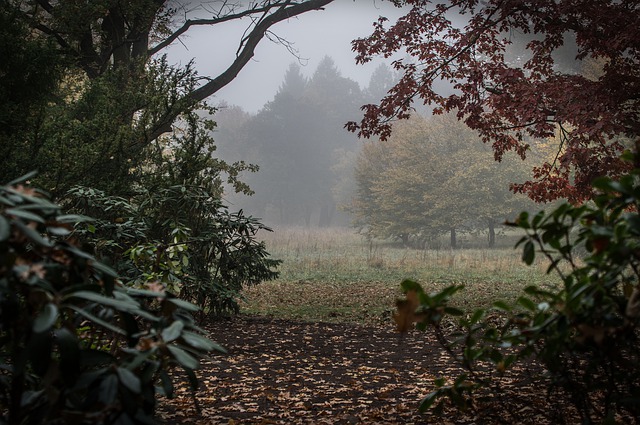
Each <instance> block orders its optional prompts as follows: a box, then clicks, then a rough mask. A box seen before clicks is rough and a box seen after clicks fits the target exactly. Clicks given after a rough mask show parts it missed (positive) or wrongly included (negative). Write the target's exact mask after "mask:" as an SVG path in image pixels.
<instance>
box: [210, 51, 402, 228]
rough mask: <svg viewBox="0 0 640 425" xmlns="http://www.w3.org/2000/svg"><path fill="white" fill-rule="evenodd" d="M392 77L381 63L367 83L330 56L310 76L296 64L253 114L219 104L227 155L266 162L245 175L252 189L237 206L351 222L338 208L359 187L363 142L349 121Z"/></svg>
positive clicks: (292, 220)
mask: <svg viewBox="0 0 640 425" xmlns="http://www.w3.org/2000/svg"><path fill="white" fill-rule="evenodd" d="M392 84H393V73H392V71H391V69H390V68H389V67H387V66H386V65H380V66H379V67H378V68H377V69H376V70H375V71H374V73H373V74H372V77H371V81H370V84H369V86H368V87H366V88H365V89H361V88H360V86H359V85H358V83H357V82H355V81H353V80H351V79H349V78H346V77H344V76H342V75H341V73H340V71H339V70H338V68H337V67H336V65H335V63H334V61H333V60H332V59H331V58H330V57H325V58H324V59H323V60H322V61H321V62H320V63H319V65H318V67H317V68H316V70H315V71H314V73H313V74H312V76H311V78H307V77H305V76H304V75H303V74H302V72H301V69H300V67H299V66H298V65H297V64H295V63H294V64H292V65H291V66H290V67H289V68H288V70H287V72H286V73H285V75H284V79H283V82H282V84H281V86H280V88H279V89H278V91H277V93H276V94H275V96H274V98H273V100H272V101H270V102H268V103H267V104H266V105H264V107H263V108H262V109H261V110H260V111H259V112H258V113H257V114H255V115H251V114H248V113H246V112H244V111H242V110H241V109H239V108H237V107H230V108H221V109H220V111H219V112H218V115H217V116H216V118H217V121H218V125H219V130H218V132H217V134H215V136H214V137H215V138H216V141H217V143H218V145H219V147H220V153H221V155H222V156H223V157H225V158H233V159H239V158H242V159H243V160H246V161H247V162H249V163H251V164H255V165H257V166H259V168H260V170H259V171H258V172H257V173H255V174H252V175H248V176H246V177H245V178H244V180H245V181H246V182H247V184H248V185H249V186H250V187H251V190H252V191H253V192H255V193H254V195H253V196H252V197H251V198H249V199H243V200H237V201H235V202H237V205H240V206H242V207H244V208H245V209H247V210H248V211H250V212H251V213H252V214H256V215H258V216H261V217H267V218H268V219H269V220H270V222H274V223H280V224H295V225H305V226H311V225H313V226H316V225H317V226H320V227H327V226H331V225H336V224H341V225H346V224H348V223H349V221H348V218H347V217H346V216H345V214H344V213H343V214H341V211H340V209H341V208H340V207H341V205H346V204H348V203H350V199H351V196H352V193H353V191H354V189H355V185H354V180H353V167H354V164H355V158H356V155H357V152H358V151H359V142H358V140H357V138H356V137H355V136H354V135H352V134H350V133H348V132H347V131H345V130H344V123H345V122H346V119H347V117H350V116H357V115H358V114H359V113H360V106H361V105H362V104H363V103H366V102H368V101H372V100H373V99H375V98H379V97H380V96H382V95H384V93H386V90H387V89H388V88H389V87H391V85H392Z"/></svg>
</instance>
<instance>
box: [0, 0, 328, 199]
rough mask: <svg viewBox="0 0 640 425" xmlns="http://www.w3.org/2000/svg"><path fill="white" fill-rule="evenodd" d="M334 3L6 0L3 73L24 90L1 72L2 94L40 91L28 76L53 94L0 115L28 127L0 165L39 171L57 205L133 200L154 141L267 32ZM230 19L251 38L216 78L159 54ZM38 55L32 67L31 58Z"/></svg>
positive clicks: (232, 72) (9, 143) (231, 74)
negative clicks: (90, 199)
mask: <svg viewBox="0 0 640 425" xmlns="http://www.w3.org/2000/svg"><path fill="white" fill-rule="evenodd" d="M331 1H332V0H304V1H293V2H292V1H278V0H267V1H263V2H259V3H249V4H246V5H241V4H239V3H238V4H236V3H233V4H231V3H227V2H223V3H220V4H217V5H214V4H198V5H190V6H187V5H180V4H179V3H174V2H171V1H162V0H135V1H128V2H118V1H112V0H98V1H92V2H85V3H82V2H80V3H78V2H71V3H70V2H49V1H46V0H44V1H40V0H38V1H36V0H29V1H17V0H10V1H7V2H3V3H2V6H1V8H2V9H1V12H2V13H1V14H2V20H3V22H4V21H6V22H8V24H7V25H3V28H2V30H1V31H2V46H1V47H0V49H2V51H3V52H5V51H6V52H7V55H3V58H8V59H10V60H9V61H7V62H3V65H2V67H3V68H6V67H9V66H14V67H19V69H23V70H25V71H26V72H25V73H24V75H23V76H22V77H20V78H19V80H20V81H13V80H11V79H10V78H8V77H6V76H7V75H12V76H14V75H19V73H13V72H11V73H10V74H8V73H4V72H3V74H2V75H3V78H2V80H1V81H0V93H3V94H4V93H8V98H9V100H11V99H14V98H15V96H12V95H11V93H12V90H13V91H14V92H15V90H18V89H20V87H24V88H29V90H31V91H32V92H34V91H38V86H37V85H34V84H30V83H29V81H30V78H31V77H30V76H33V75H40V74H43V78H39V79H38V81H41V82H43V84H45V83H46V84H49V86H48V87H47V88H48V89H50V90H49V93H50V94H49V95H48V96H49V97H47V94H45V93H42V94H43V101H40V102H30V101H29V99H31V98H33V96H31V97H29V99H27V98H25V100H24V101H21V102H22V103H21V105H22V110H21V111H22V112H20V113H18V112H17V111H18V110H19V108H18V107H17V106H15V107H14V106H11V104H8V105H5V106H3V111H2V113H1V114H0V119H2V120H3V123H4V121H10V123H11V125H12V126H14V127H15V126H17V125H18V123H19V122H22V123H23V124H24V123H25V122H26V120H27V118H29V119H30V121H29V124H28V125H26V124H24V125H23V124H21V125H22V127H23V128H25V129H28V131H24V132H21V133H20V136H17V135H16V134H17V133H16V132H12V133H11V135H9V134H8V133H5V134H0V136H2V137H3V139H4V140H3V141H2V149H3V152H2V153H3V155H2V158H1V159H0V165H1V166H2V167H3V169H4V170H6V172H7V174H8V175H10V176H12V177H17V176H19V175H22V174H24V173H25V172H27V171H29V170H30V169H33V168H38V169H39V170H40V177H39V182H40V184H42V185H43V186H45V188H46V189H47V190H50V191H52V192H53V193H54V194H55V195H60V194H62V193H64V191H65V190H67V189H68V188H69V187H71V186H72V185H73V182H77V181H79V180H81V181H83V182H84V183H85V184H89V185H92V186H95V187H99V188H101V189H105V190H108V191H116V192H122V191H126V190H130V189H131V187H130V185H131V182H132V181H136V180H139V179H140V173H141V172H142V171H141V170H143V169H144V167H145V164H144V163H143V162H144V161H143V159H145V158H147V157H148V155H147V153H146V152H145V151H147V150H149V149H152V148H153V147H152V145H154V144H155V145H158V144H162V143H163V142H162V140H161V137H160V136H162V135H163V134H166V133H168V132H171V131H172V130H174V129H175V128H176V125H177V126H178V127H180V126H181V124H180V122H181V121H184V118H185V117H184V115H185V114H189V113H191V112H192V111H194V110H195V109H197V108H199V107H202V106H203V105H202V102H203V101H204V100H205V99H206V98H208V97H209V96H211V95H212V94H214V93H216V92H217V91H218V90H220V89H221V88H222V87H224V86H226V85H227V84H228V83H229V82H231V81H232V80H233V79H234V78H235V76H237V75H238V73H239V72H240V70H242V69H243V67H244V66H245V65H246V64H247V63H248V62H249V61H250V60H251V58H252V56H253V55H254V52H255V49H256V46H257V45H258V44H259V43H260V42H261V41H262V40H263V39H264V38H265V36H266V35H267V34H268V33H269V32H270V31H271V29H272V27H273V26H274V25H276V24H277V23H279V22H282V21H284V20H286V19H290V18H292V17H294V16H298V15H300V14H302V13H305V12H308V11H312V10H319V9H322V8H323V7H324V6H326V5H327V4H329V3H331ZM202 16H205V17H204V18H202ZM235 20H243V22H246V23H247V30H246V32H245V35H244V36H243V37H242V38H241V39H239V40H238V52H237V55H236V57H235V58H233V59H232V60H231V62H230V63H228V64H226V65H225V68H224V70H223V71H222V72H220V73H219V74H218V75H198V74H197V73H196V72H195V70H194V67H193V64H191V63H190V64H187V65H186V66H183V67H180V66H172V65H171V64H169V63H168V62H167V61H166V59H165V58H164V51H165V49H166V48H167V46H169V45H170V44H171V43H174V42H176V41H178V40H179V38H180V37H181V36H184V35H186V34H187V33H188V32H189V31H190V30H191V29H193V28H196V27H199V26H205V25H206V26H215V25H219V24H223V23H226V22H229V21H235ZM227 42H229V41H228V40H225V43H227ZM36 50H37V51H38V55H37V57H38V59H36V60H33V61H29V60H27V59H28V58H30V57H35V55H34V52H35V51H36ZM14 59H15V60H14ZM54 59H55V60H54ZM20 61H22V62H20ZM20 63H23V65H20ZM3 71H7V72H8V71H11V70H9V69H6V70H5V69H3ZM44 74H46V75H49V76H50V77H49V80H47V79H46V78H44V77H46V75H44ZM11 78H14V77H11ZM47 81H48V82H47ZM42 91H44V88H43V90H42ZM25 94H27V93H26V92H25ZM14 103H15V102H14ZM25 105H28V111H25V110H24V109H25V108H26V106H25ZM12 111H13V112H12Z"/></svg>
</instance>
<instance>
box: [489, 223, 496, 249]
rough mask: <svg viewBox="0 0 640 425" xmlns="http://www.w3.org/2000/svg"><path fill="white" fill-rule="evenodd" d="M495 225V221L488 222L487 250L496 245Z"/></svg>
mask: <svg viewBox="0 0 640 425" xmlns="http://www.w3.org/2000/svg"><path fill="white" fill-rule="evenodd" d="M495 226H496V224H495V221H493V220H489V248H493V247H494V246H495V245H496V227H495Z"/></svg>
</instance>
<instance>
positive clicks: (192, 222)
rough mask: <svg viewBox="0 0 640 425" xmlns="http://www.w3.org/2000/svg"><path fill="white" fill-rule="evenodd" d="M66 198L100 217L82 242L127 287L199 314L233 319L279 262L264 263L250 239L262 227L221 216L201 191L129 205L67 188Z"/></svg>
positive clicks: (157, 194)
mask: <svg viewBox="0 0 640 425" xmlns="http://www.w3.org/2000/svg"><path fill="white" fill-rule="evenodd" d="M69 196H70V197H71V198H72V199H73V200H74V203H75V207H74V210H75V211H78V212H91V211H93V210H100V211H102V213H101V214H100V215H101V217H102V218H101V219H100V220H97V221H95V222H92V223H89V225H88V226H85V227H84V229H85V230H84V231H83V237H85V238H86V239H87V240H90V241H92V243H93V245H94V249H95V250H96V252H97V253H98V254H99V255H106V256H107V257H108V258H110V259H112V260H114V264H113V265H114V267H115V268H116V269H117V270H118V272H119V273H120V274H121V275H123V276H127V278H128V279H129V282H130V284H131V285H133V286H136V287H143V286H144V285H146V284H153V283H159V284H161V285H162V286H163V287H165V288H166V289H167V291H169V292H171V293H173V294H175V295H177V296H179V297H180V298H182V299H185V300H188V301H191V302H193V303H195V304H196V305H199V306H201V307H202V308H203V313H207V314H210V315H217V316H219V315H224V314H228V313H236V312H237V311H238V304H237V300H238V298H239V297H240V293H241V291H242V289H243V288H244V287H246V286H250V285H254V284H257V283H260V282H262V281H264V280H271V279H274V278H276V277H277V276H278V273H277V272H276V271H275V268H276V267H277V266H278V264H280V261H279V260H273V259H270V258H268V253H267V251H266V247H265V245H264V243H263V242H260V241H258V240H257V239H256V236H257V233H258V232H259V231H260V230H266V231H270V229H269V228H267V227H266V226H264V225H262V224H261V223H260V222H259V221H258V220H256V219H254V218H252V217H246V216H244V214H243V213H242V211H240V212H237V213H231V212H229V210H228V209H227V208H226V207H225V206H224V205H223V204H222V202H221V201H220V199H219V197H218V196H216V195H215V194H212V193H211V192H210V191H208V190H207V189H205V188H203V187H200V186H188V185H175V186H171V187H166V188H157V189H156V190H155V191H146V190H145V191H143V192H141V193H140V194H139V195H138V196H136V197H134V198H133V199H132V200H126V199H124V198H121V197H116V196H108V195H106V194H105V193H104V192H102V191H99V190H96V189H90V188H82V187H75V188H74V189H73V190H72V191H71V192H70V194H69Z"/></svg>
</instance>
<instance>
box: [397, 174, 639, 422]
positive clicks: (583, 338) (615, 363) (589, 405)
mask: <svg viewBox="0 0 640 425" xmlns="http://www.w3.org/2000/svg"><path fill="white" fill-rule="evenodd" d="M594 187H595V188H596V189H598V190H599V192H600V195H599V196H597V197H596V198H595V199H594V201H593V202H592V203H590V204H588V205H583V206H571V205H568V204H565V205H562V206H560V207H558V208H557V209H555V210H554V211H552V212H550V213H545V212H540V213H538V214H536V215H535V216H533V217H530V216H529V215H528V214H526V213H523V214H521V215H520V217H519V218H518V220H517V221H516V222H515V223H513V225H514V226H517V227H519V228H521V229H523V230H524V231H525V232H526V236H524V237H523V238H522V240H521V241H520V242H519V243H518V245H521V246H523V255H522V258H523V261H524V262H526V263H527V264H531V263H532V262H533V260H534V258H535V256H536V255H537V254H541V255H543V256H545V257H546V258H548V260H549V261H550V265H549V268H548V272H549V273H551V272H555V273H558V274H559V276H560V277H561V279H562V285H561V286H560V287H558V288H540V287H535V286H531V287H529V288H527V289H526V290H525V293H524V294H522V296H521V297H520V298H519V299H518V300H517V302H516V303H515V305H510V304H507V303H504V302H496V303H495V304H494V307H493V308H492V309H490V310H487V311H485V310H476V311H475V312H473V313H471V314H468V315H465V314H464V313H463V312H461V311H459V310H457V309H455V308H452V307H450V306H449V299H450V298H451V296H453V295H454V294H455V292H457V291H459V290H460V289H462V288H461V287H459V286H452V287H448V288H446V289H444V290H443V291H441V292H439V293H436V294H427V293H426V292H425V291H424V290H423V288H422V287H421V286H420V285H419V284H418V283H416V282H412V281H405V282H403V284H402V287H403V290H404V291H405V293H406V294H407V298H406V299H405V300H402V301H399V302H398V312H397V314H396V315H395V319H396V322H397V324H398V327H399V329H400V330H401V331H406V330H408V329H409V328H410V327H411V326H412V324H413V323H417V327H418V328H419V329H422V330H424V329H426V328H431V329H433V330H434V332H435V334H436V336H437V338H438V340H439V341H440V343H441V344H442V345H443V346H444V347H445V349H446V351H447V352H448V353H449V354H450V355H452V356H453V357H454V358H455V359H457V360H458V362H459V363H460V365H461V366H463V367H464V369H465V371H466V372H465V373H464V374H462V375H460V376H458V377H457V378H456V379H454V380H453V381H452V382H446V381H445V380H444V379H442V378H441V379H438V380H436V389H435V391H433V392H432V393H431V394H429V395H428V396H427V397H426V398H425V399H424V400H423V401H422V403H421V409H422V410H426V409H428V408H430V407H434V408H435V409H436V410H437V411H440V412H441V411H442V409H443V408H444V406H445V403H446V402H447V401H448V402H451V403H452V404H454V405H455V406H457V407H458V408H462V409H466V408H473V407H474V400H475V399H474V396H473V394H474V391H475V390H478V389H480V388H485V389H487V388H489V389H492V390H499V389H500V388H499V387H500V379H498V378H499V377H501V376H503V375H504V374H505V372H507V371H508V370H509V369H512V368H513V367H514V366H515V365H518V366H520V367H527V366H530V365H532V362H534V363H539V364H540V365H542V366H543V368H544V370H545V372H546V374H545V375H544V376H541V375H539V376H538V377H539V379H540V384H541V385H545V386H546V388H547V391H548V393H547V394H548V398H549V400H550V401H554V400H555V401H556V402H558V403H570V404H572V405H573V406H574V407H575V409H576V410H577V412H578V413H579V415H580V417H581V420H582V422H583V423H592V422H594V421H604V422H606V423H615V421H616V419H615V417H616V415H624V416H623V417H625V418H632V419H634V420H635V421H636V422H637V421H638V418H640V351H639V348H640V347H639V344H638V342H639V341H638V324H639V320H640V286H639V285H640V281H639V278H640V217H639V216H638V207H639V204H640V170H639V169H636V170H635V171H633V172H632V173H630V174H629V175H626V176H624V177H623V178H621V179H620V180H619V181H612V180H609V179H600V180H597V181H596V182H595V183H594ZM579 250H580V251H582V252H585V253H586V254H585V255H584V257H583V258H577V257H576V254H575V253H576V251H579ZM446 316H457V317H459V320H458V324H459V328H458V329H459V331H458V332H456V333H454V334H453V335H451V336H450V335H447V334H446V333H445V331H444V330H443V319H444V318H445V317H446ZM553 395H560V397H552V396H553ZM560 410H562V408H561V409H560ZM545 411H546V413H548V406H545ZM565 414H566V411H565Z"/></svg>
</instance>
